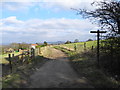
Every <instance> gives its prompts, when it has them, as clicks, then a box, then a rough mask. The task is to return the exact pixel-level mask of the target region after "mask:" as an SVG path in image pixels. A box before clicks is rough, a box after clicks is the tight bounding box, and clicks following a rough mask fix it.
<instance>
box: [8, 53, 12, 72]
mask: <svg viewBox="0 0 120 90" xmlns="http://www.w3.org/2000/svg"><path fill="white" fill-rule="evenodd" d="M8 55H9V64H10V72H11V73H12V62H11V54H8Z"/></svg>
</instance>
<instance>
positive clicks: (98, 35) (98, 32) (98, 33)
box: [90, 30, 107, 66]
mask: <svg viewBox="0 0 120 90" xmlns="http://www.w3.org/2000/svg"><path fill="white" fill-rule="evenodd" d="M106 32H107V31H99V30H97V31H90V33H97V61H98V66H99V40H100V38H99V37H100V33H106Z"/></svg>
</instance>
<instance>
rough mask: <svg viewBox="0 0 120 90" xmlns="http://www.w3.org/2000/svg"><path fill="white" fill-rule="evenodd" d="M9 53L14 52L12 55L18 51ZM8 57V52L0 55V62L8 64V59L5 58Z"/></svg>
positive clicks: (17, 53)
mask: <svg viewBox="0 0 120 90" xmlns="http://www.w3.org/2000/svg"><path fill="white" fill-rule="evenodd" d="M10 54H11V55H12V54H14V56H16V55H19V54H20V53H19V52H14V53H10ZM7 57H8V54H4V55H0V64H8V63H9V62H8V60H6V59H5V58H7Z"/></svg>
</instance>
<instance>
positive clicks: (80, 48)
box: [59, 41, 97, 52]
mask: <svg viewBox="0 0 120 90" xmlns="http://www.w3.org/2000/svg"><path fill="white" fill-rule="evenodd" d="M84 43H86V45H85V46H86V47H84ZM96 45H97V41H88V42H79V43H70V44H62V45H59V46H60V47H63V48H66V49H69V50H73V51H74V50H75V48H74V47H75V46H76V51H78V52H80V51H84V49H85V48H86V50H89V49H91V48H92V46H93V48H95V47H96Z"/></svg>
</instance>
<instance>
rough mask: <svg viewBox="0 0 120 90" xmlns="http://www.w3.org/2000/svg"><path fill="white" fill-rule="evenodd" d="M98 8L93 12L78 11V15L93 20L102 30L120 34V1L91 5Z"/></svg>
mask: <svg viewBox="0 0 120 90" xmlns="http://www.w3.org/2000/svg"><path fill="white" fill-rule="evenodd" d="M91 5H92V6H94V5H95V6H96V8H95V9H94V10H92V11H90V10H86V9H74V10H77V14H78V15H82V16H83V18H89V19H92V21H94V22H96V21H97V23H98V24H99V25H100V27H101V30H102V29H104V30H107V31H110V33H112V34H115V35H118V34H120V1H117V0H104V1H99V2H93V3H91Z"/></svg>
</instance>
